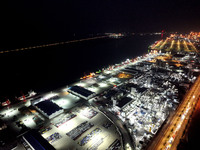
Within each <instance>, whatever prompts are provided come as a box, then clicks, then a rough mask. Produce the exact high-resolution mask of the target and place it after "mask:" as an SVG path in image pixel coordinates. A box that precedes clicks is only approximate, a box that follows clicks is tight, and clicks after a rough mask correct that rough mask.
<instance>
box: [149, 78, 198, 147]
mask: <svg viewBox="0 0 200 150" xmlns="http://www.w3.org/2000/svg"><path fill="white" fill-rule="evenodd" d="M199 91H200V76H199V77H198V78H197V80H196V81H195V83H194V84H193V86H192V87H191V88H190V90H189V91H188V92H187V93H186V95H185V97H184V99H183V101H182V103H181V104H180V105H179V107H178V108H177V110H176V112H175V113H174V114H173V115H172V116H170V118H169V119H168V122H167V123H166V125H164V126H163V129H161V132H159V134H158V135H157V137H156V138H155V139H154V141H153V142H152V143H151V145H150V146H149V147H148V150H175V149H176V148H177V146H178V144H179V141H180V139H181V138H182V135H183V133H184V130H185V128H186V125H187V123H188V119H189V117H190V115H191V114H192V111H193V110H194V108H195V106H196V105H195V104H196V103H197V102H198V100H199V96H200V92H199Z"/></svg>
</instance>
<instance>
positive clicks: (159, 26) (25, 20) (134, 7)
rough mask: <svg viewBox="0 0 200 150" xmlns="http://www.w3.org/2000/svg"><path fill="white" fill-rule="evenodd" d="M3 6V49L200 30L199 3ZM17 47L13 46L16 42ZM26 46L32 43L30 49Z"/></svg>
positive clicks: (145, 0)
mask: <svg viewBox="0 0 200 150" xmlns="http://www.w3.org/2000/svg"><path fill="white" fill-rule="evenodd" d="M5 3H6V4H3V5H2V7H1V11H2V12H1V28H0V30H1V31H0V32H1V34H0V36H1V37H3V41H2V44H1V47H0V48H3V49H6V48H9V47H21V46H23V43H25V42H26V43H28V44H30V45H31V44H33V43H42V42H44V43H45V42H49V41H62V40H65V39H68V38H69V37H72V36H73V35H74V34H75V35H84V34H91V33H103V32H154V31H161V30H165V31H169V32H170V31H172V32H173V31H178V32H189V31H191V30H193V31H199V30H200V5H198V0H91V1H89V0H58V1H55V0H40V1H30V0H29V1H27V0H20V1H16V0H11V1H5ZM10 43H12V46H11V44H10ZM28 44H27V45H28Z"/></svg>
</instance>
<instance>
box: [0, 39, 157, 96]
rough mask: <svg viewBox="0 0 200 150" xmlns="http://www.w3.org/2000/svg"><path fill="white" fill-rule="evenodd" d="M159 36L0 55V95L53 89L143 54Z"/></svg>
mask: <svg viewBox="0 0 200 150" xmlns="http://www.w3.org/2000/svg"><path fill="white" fill-rule="evenodd" d="M159 39H160V37H159V36H150V35H146V36H128V37H125V38H121V39H109V38H105V39H97V40H90V41H84V42H78V43H72V44H66V45H59V46H54V47H47V48H39V49H33V50H27V51H20V52H12V53H5V54H0V65H1V72H0V83H1V86H0V96H11V95H15V94H16V93H20V91H26V90H30V89H32V90H34V91H36V92H38V93H42V92H46V91H49V90H54V89H56V88H59V87H61V86H64V85H67V84H69V83H72V82H74V81H76V80H78V79H79V78H80V77H81V76H83V75H84V73H86V74H88V73H89V72H93V71H97V70H98V69H101V68H103V67H107V66H108V65H109V64H115V63H119V62H121V61H124V60H125V59H127V58H134V57H136V56H139V55H142V54H144V53H147V50H148V49H147V48H148V46H149V45H150V44H152V43H153V42H154V41H156V40H159Z"/></svg>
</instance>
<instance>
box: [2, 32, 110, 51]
mask: <svg viewBox="0 0 200 150" xmlns="http://www.w3.org/2000/svg"><path fill="white" fill-rule="evenodd" d="M106 37H108V36H107V35H105V36H97V37H92V38H85V39H80V40H72V41H65V42H57V43H50V44H43V45H37V46H30V47H25V48H17V49H12V50H4V51H0V54H3V53H10V52H18V51H25V50H31V49H36V48H43V47H50V46H57V45H63V44H69V43H76V42H82V41H89V40H95V39H101V38H106Z"/></svg>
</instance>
